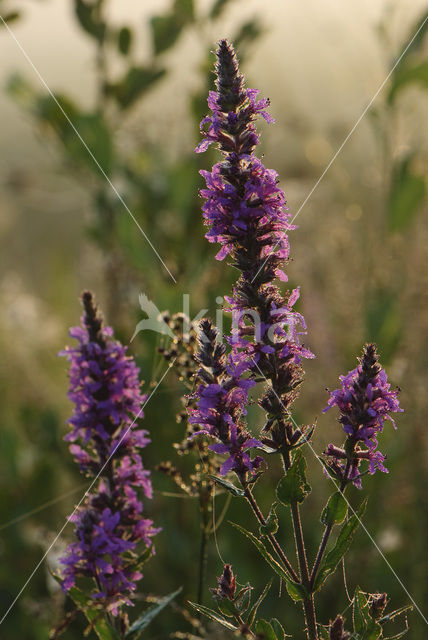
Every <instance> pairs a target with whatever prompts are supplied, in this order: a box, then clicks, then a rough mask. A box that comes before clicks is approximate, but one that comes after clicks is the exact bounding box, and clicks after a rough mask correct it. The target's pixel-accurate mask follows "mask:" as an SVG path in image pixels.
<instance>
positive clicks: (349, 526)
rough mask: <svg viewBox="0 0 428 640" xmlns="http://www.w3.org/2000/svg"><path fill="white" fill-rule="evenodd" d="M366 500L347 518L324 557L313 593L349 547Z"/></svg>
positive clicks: (334, 568) (332, 571) (333, 569)
mask: <svg viewBox="0 0 428 640" xmlns="http://www.w3.org/2000/svg"><path fill="white" fill-rule="evenodd" d="M366 505H367V500H364V502H363V503H362V505H361V507H360V508H359V509H358V511H357V512H356V513H355V514H354V515H353V516H351V517H350V518H349V520H348V521H347V522H345V524H344V525H342V528H341V529H340V532H339V535H338V537H337V540H336V544H335V545H334V547H333V548H332V549H331V550H330V551H329V552H328V553H327V554H326V555H325V556H324V558H323V560H322V561H321V566H320V568H319V570H318V573H317V576H316V578H315V583H314V591H318V589H320V587H321V586H322V585H323V584H324V582H325V581H326V580H327V578H328V576H329V575H331V574H332V573H334V572H335V571H336V567H337V565H338V564H339V562H340V561H341V560H342V558H343V556H344V555H345V554H346V552H347V551H348V549H349V547H350V546H351V543H352V540H353V538H354V536H355V533H356V531H357V529H358V526H359V524H360V520H361V517H362V515H363V514H364V511H365V509H366Z"/></svg>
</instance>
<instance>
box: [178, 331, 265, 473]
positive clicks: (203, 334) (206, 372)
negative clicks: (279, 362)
mask: <svg viewBox="0 0 428 640" xmlns="http://www.w3.org/2000/svg"><path fill="white" fill-rule="evenodd" d="M199 345H200V349H199V352H198V354H197V359H198V361H199V363H200V365H201V366H200V368H199V370H198V372H197V374H196V377H197V379H198V380H199V381H200V382H199V384H198V387H197V389H196V391H195V393H194V398H195V400H196V402H195V404H196V408H191V409H190V410H189V414H190V415H189V422H190V424H196V425H199V426H200V427H201V429H200V430H198V431H196V432H195V433H194V434H193V436H192V437H194V436H196V435H198V434H200V433H205V434H207V435H209V436H211V437H213V438H215V439H216V440H218V441H219V442H217V443H216V444H212V445H210V446H209V449H210V450H211V451H214V452H215V453H219V454H227V455H228V458H227V459H226V461H225V462H224V463H223V465H222V467H221V469H220V473H221V474H222V475H225V474H226V473H228V472H229V471H235V472H236V473H237V474H238V475H239V476H240V477H244V476H245V474H246V473H247V472H251V473H253V472H254V471H255V470H256V469H257V468H258V467H259V466H260V464H261V462H262V458H260V456H256V457H255V458H254V459H251V457H250V455H249V454H248V453H247V451H248V450H249V449H251V448H253V447H258V446H260V447H261V446H262V443H261V442H260V441H259V440H256V438H252V437H251V435H250V434H249V433H248V431H246V429H245V427H244V424H243V417H244V416H245V415H246V410H245V406H246V404H247V400H248V390H249V389H250V388H251V387H252V386H254V384H255V382H254V380H251V379H248V378H244V377H242V375H241V374H242V370H241V368H240V367H239V366H236V365H235V364H234V363H233V361H232V359H231V358H226V357H225V346H224V345H222V344H219V343H218V342H217V329H216V328H215V327H213V326H212V324H211V322H210V321H209V320H202V321H201V324H200V333H199Z"/></svg>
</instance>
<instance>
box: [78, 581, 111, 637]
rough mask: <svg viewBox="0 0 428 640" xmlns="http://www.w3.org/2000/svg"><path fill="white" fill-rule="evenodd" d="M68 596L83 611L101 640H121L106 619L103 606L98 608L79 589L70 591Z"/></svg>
mask: <svg viewBox="0 0 428 640" xmlns="http://www.w3.org/2000/svg"><path fill="white" fill-rule="evenodd" d="M67 595H69V596H70V598H71V599H72V600H73V602H74V604H75V605H77V607H78V608H79V609H80V610H81V611H83V613H84V614H85V616H86V619H87V620H88V622H89V623H90V626H91V628H92V629H93V630H94V631H95V633H96V634H97V636H98V638H99V639H100V640H120V638H119V634H118V633H117V632H116V631H115V629H113V627H111V626H110V625H109V624H108V622H107V620H106V619H105V617H104V616H105V611H104V609H103V608H102V607H101V606H98V607H97V606H96V604H94V601H93V600H92V599H91V598H90V597H89V596H87V595H85V594H84V593H83V591H81V590H80V589H78V588H77V587H72V588H71V589H69V590H68V591H67Z"/></svg>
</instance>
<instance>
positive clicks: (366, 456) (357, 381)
mask: <svg viewBox="0 0 428 640" xmlns="http://www.w3.org/2000/svg"><path fill="white" fill-rule="evenodd" d="M340 381H341V383H342V384H341V387H340V389H335V390H334V391H331V392H330V398H329V400H328V405H327V407H325V409H324V410H323V412H324V413H325V412H326V411H328V410H329V409H331V408H332V407H334V406H337V407H338V409H339V411H340V417H339V422H340V423H341V424H342V427H343V430H344V432H345V435H346V442H345V446H344V448H340V447H336V446H335V445H333V444H329V445H328V447H327V449H326V451H325V455H326V456H327V459H328V464H329V466H330V467H331V469H332V470H333V472H334V473H335V474H336V476H337V477H338V479H339V480H340V481H341V482H342V483H344V484H346V483H347V482H349V481H351V480H352V481H353V483H354V485H355V486H357V487H358V488H361V478H360V476H361V472H362V469H361V463H362V462H363V461H364V460H367V461H368V471H369V473H370V474H374V473H375V471H376V469H379V470H380V471H383V472H386V473H387V472H388V469H387V468H386V467H385V466H384V464H383V463H384V460H385V456H384V455H383V454H382V453H381V452H380V451H378V450H377V447H378V441H377V434H378V433H379V432H381V431H382V430H383V426H384V421H385V420H391V422H392V424H393V425H394V428H396V426H395V422H394V419H393V418H392V417H391V413H397V412H400V411H403V409H401V408H400V405H399V402H398V397H397V396H398V390H397V389H391V385H390V384H389V383H388V378H387V376H386V373H385V371H384V370H383V369H382V367H381V365H380V364H379V356H378V354H377V351H376V346H375V345H374V344H366V345H365V346H364V348H363V355H362V357H361V358H360V363H359V365H358V367H356V368H355V369H353V370H352V371H349V373H348V374H347V375H346V376H340Z"/></svg>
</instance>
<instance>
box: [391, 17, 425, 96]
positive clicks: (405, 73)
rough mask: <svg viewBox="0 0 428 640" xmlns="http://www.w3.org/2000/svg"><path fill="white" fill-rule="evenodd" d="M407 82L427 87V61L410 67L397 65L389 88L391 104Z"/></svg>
mask: <svg viewBox="0 0 428 640" xmlns="http://www.w3.org/2000/svg"><path fill="white" fill-rule="evenodd" d="M427 22H428V21H427ZM409 84H419V85H420V86H421V87H422V88H423V89H428V62H421V63H419V64H417V65H415V66H412V67H409V66H400V67H398V68H397V70H396V72H395V74H394V79H393V83H392V86H391V88H390V90H389V94H388V102H389V103H390V104H392V103H393V102H394V100H395V98H396V96H397V93H398V92H399V91H402V90H403V89H404V88H406V87H407V86H408V85H409Z"/></svg>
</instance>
